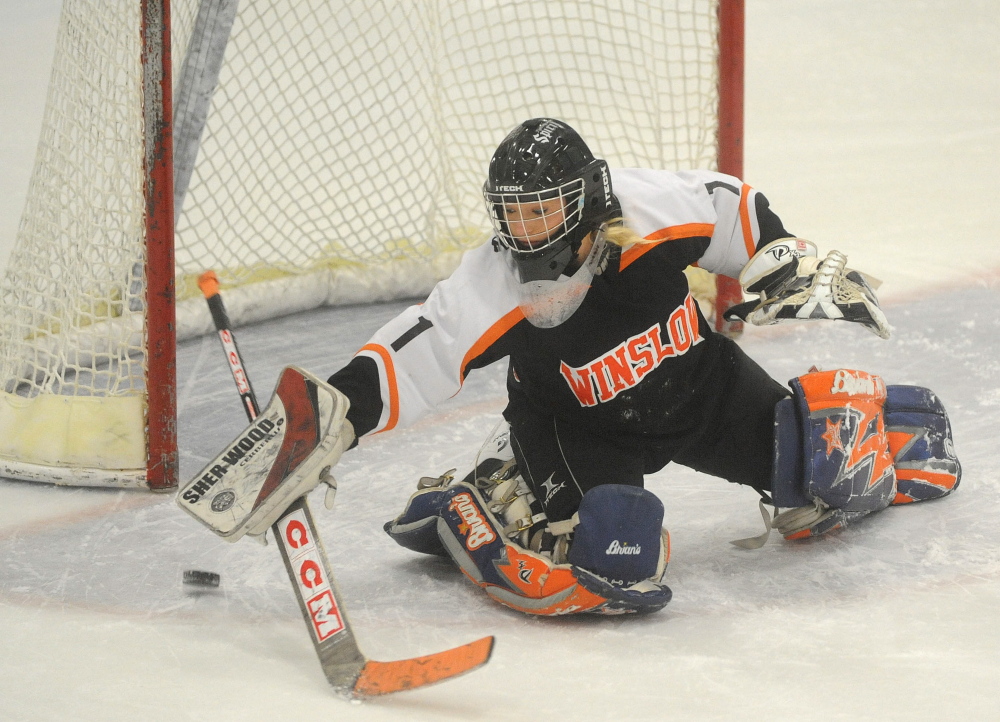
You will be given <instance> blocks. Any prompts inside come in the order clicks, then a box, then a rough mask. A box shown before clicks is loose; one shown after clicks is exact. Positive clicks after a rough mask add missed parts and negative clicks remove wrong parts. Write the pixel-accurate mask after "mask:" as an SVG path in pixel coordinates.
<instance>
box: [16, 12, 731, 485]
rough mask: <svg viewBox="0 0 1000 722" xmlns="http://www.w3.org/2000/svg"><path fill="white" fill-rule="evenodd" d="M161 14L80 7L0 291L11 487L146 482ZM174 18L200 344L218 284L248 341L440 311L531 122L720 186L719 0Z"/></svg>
mask: <svg viewBox="0 0 1000 722" xmlns="http://www.w3.org/2000/svg"><path fill="white" fill-rule="evenodd" d="M732 1H733V0H723V3H724V4H730V3H731V2H732ZM734 4H739V2H738V0H736V2H735V3H734ZM139 5H140V3H138V2H136V1H135V0H65V2H64V8H63V11H62V19H61V25H60V29H59V32H58V40H57V49H56V54H55V59H54V64H53V71H52V77H51V82H50V88H49V94H48V102H47V107H46V111H45V116H44V121H43V128H42V131H41V137H40V142H39V148H38V153H37V157H36V163H35V168H34V172H33V175H32V179H31V183H30V187H29V191H28V196H27V201H26V206H25V211H24V214H23V217H22V220H21V224H20V227H19V231H18V237H17V241H16V246H15V250H14V251H13V253H12V256H11V259H10V262H9V266H8V269H7V271H6V274H5V276H4V280H3V284H2V287H0V294H2V303H3V312H2V313H0V324H2V337H0V376H2V379H3V384H4V386H3V389H0V475H4V476H8V477H14V478H23V479H33V480H44V481H52V482H56V483H71V484H94V485H111V486H146V485H148V484H150V482H149V479H148V478H147V465H148V463H149V455H150V454H149V451H148V448H147V444H148V441H149V437H150V436H151V435H156V434H158V433H160V432H159V431H158V430H157V428H156V427H155V425H154V424H152V423H150V422H149V420H148V418H147V415H148V410H147V402H146V389H147V388H149V387H150V386H151V385H153V384H157V383H158V381H157V380H156V379H150V378H149V364H148V360H149V353H148V351H147V348H146V346H147V345H148V338H149V320H148V319H149V314H148V302H147V298H146V292H145V282H146V278H147V275H148V269H147V268H146V256H147V254H146V250H145V233H146V226H147V223H146V221H147V214H146V212H147V207H148V206H149V202H148V200H147V199H146V198H145V196H144V190H143V189H144V188H145V187H146V185H147V184H146V178H145V177H144V173H145V170H144V163H143V158H144V155H143V154H144V152H145V148H146V146H147V144H148V143H149V142H151V141H150V139H149V138H148V135H149V134H148V132H147V131H144V123H143V116H142V107H143V88H144V85H143V80H142V78H143V72H142V68H143V53H142V48H141V45H140V40H139V35H140V33H139V31H138V29H139V28H140V27H141V26H142V24H143V20H142V16H141V12H140V10H139V7H138V6H139ZM740 7H742V6H741V4H740ZM170 14H171V16H172V30H171V32H172V37H173V45H172V67H173V81H174V84H173V87H174V90H173V95H174V100H175V104H176V114H175V116H174V119H175V120H174V133H175V175H176V181H175V182H176V187H177V193H176V196H175V199H176V203H177V211H178V216H177V219H176V234H175V249H174V253H175V260H176V268H175V281H176V286H175V287H176V324H177V325H176V329H177V336H178V338H186V337H190V336H194V335H196V334H200V333H205V332H207V331H209V330H210V329H211V328H212V324H211V319H210V317H209V314H208V312H207V310H206V308H205V305H204V302H203V301H202V300H201V297H200V295H199V292H198V289H197V285H196V282H195V280H196V279H197V277H198V275H200V274H201V273H202V272H203V271H204V270H206V269H209V268H212V269H214V270H215V271H216V273H217V274H218V276H219V278H220V280H221V282H222V287H223V289H224V291H225V293H226V302H227V305H228V306H229V310H230V314H231V316H232V317H233V322H234V323H235V324H241V323H248V322H253V321H257V320H263V319H265V318H268V317H275V316H279V315H282V314H287V313H292V312H295V311H300V310H305V309H308V308H313V307H316V306H320V305H324V304H336V303H351V302H373V301H379V300H388V299H392V298H403V297H418V296H420V295H422V294H426V293H427V292H428V291H429V290H430V288H431V287H432V286H433V284H434V283H435V282H436V281H437V280H439V279H440V278H442V277H445V276H446V275H448V273H450V271H451V270H452V269H453V268H454V267H455V266H456V265H457V263H458V260H459V258H460V256H461V253H462V252H463V251H464V250H465V249H468V248H470V247H472V246H474V245H476V244H479V243H481V242H483V241H484V240H485V239H486V238H487V236H488V219H487V218H486V214H485V212H484V210H483V208H482V201H481V195H480V188H481V186H482V182H483V178H484V176H485V170H486V166H487V163H488V160H489V157H490V155H491V153H492V151H493V149H494V148H495V147H496V145H497V143H498V142H499V141H500V140H501V139H502V138H503V137H504V136H505V134H506V133H507V132H508V131H509V130H510V129H511V128H512V127H514V126H515V125H516V124H517V123H519V122H520V121H522V120H524V119H526V118H529V117H538V116H544V115H548V116H553V117H558V118H562V119H564V120H566V121H568V122H569V123H570V124H571V125H573V126H574V127H575V128H577V130H579V131H580V133H581V135H582V136H583V137H584V138H586V139H587V140H588V143H589V144H590V145H591V147H592V148H594V149H595V150H596V151H597V152H598V154H599V155H601V156H603V157H605V158H606V159H607V160H608V161H609V163H610V164H611V165H612V166H618V167H629V166H649V167H663V168H674V169H682V168H696V167H700V168H713V167H717V159H718V157H719V153H720V141H719V138H720V134H721V135H722V136H725V132H724V129H720V123H719V106H720V96H719V84H720V71H719V40H718V39H719V31H720V21H719V18H720V12H719V7H718V0H648V1H647V0H611V1H610V2H609V1H607V0H604V1H602V2H599V3H598V2H593V3H592V2H581V1H580V0H565V1H556V0H550V1H546V2H529V1H526V0H478V1H477V0H449V1H448V2H439V1H432V2H418V3H414V2H406V1H404V0H384V1H382V2H376V1H373V0H346V1H344V2H337V3H330V2H328V0H294V1H293V0H275V1H268V2H264V1H263V0H243V2H242V3H239V6H238V9H237V2H236V0H200V1H199V0H173V2H172V7H171V9H170ZM723 17H725V15H724V14H723ZM739 22H740V23H742V11H740V14H739ZM738 32H739V38H740V43H742V34H741V33H742V28H741V27H740V28H739V29H738ZM213 57H218V58H219V59H220V60H221V69H219V70H218V71H217V75H216V70H215V69H214V67H213V61H212V58H213ZM722 80H723V81H724V80H725V78H722ZM740 80H741V79H740ZM206 88H208V90H206ZM213 88H214V89H215V90H214V93H212V92H211V90H212V89H213ZM727 170H728V171H729V172H734V171H733V170H732V168H729V169H727ZM291 360H293V359H290V361H291ZM157 485H161V486H162V485H166V486H169V485H170V482H169V480H168V481H167V482H166V483H163V482H158V483H157Z"/></svg>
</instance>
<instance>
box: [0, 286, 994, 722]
mask: <svg viewBox="0 0 1000 722" xmlns="http://www.w3.org/2000/svg"><path fill="white" fill-rule="evenodd" d="M998 301H1000V294H998V292H997V289H996V288H995V287H992V288H991V287H988V286H983V287H976V288H968V289H964V290H957V291H949V292H946V293H941V294H938V295H934V296H930V297H928V298H925V299H923V300H921V301H919V302H914V303H906V304H896V305H889V306H888V307H887V309H886V310H887V315H888V317H889V319H890V322H891V323H892V325H893V327H894V334H893V338H892V339H891V340H889V341H882V340H880V339H878V338H876V337H875V336H873V335H871V334H869V333H868V332H867V331H865V330H863V329H862V328H860V327H858V326H853V325H850V324H844V323H824V324H819V323H813V324H802V325H795V326H791V325H790V326H782V327H772V328H769V329H751V330H750V331H749V332H748V333H747V334H746V335H745V336H744V338H743V340H742V341H741V344H742V346H743V348H744V349H745V350H746V351H747V352H748V353H749V354H750V355H751V356H753V357H754V358H755V359H757V360H758V361H759V362H760V363H761V364H762V365H763V366H764V367H765V368H766V369H768V370H769V371H770V372H771V373H772V374H773V375H774V376H775V377H776V378H777V379H779V380H780V381H786V380H787V379H789V378H791V377H792V376H795V375H798V374H800V373H802V372H804V371H805V370H806V369H808V367H809V366H810V365H813V364H815V365H817V366H819V367H821V368H835V367H855V368H861V369H864V370H867V371H872V372H875V373H878V374H881V375H882V376H883V377H884V378H885V379H886V380H887V382H889V383H912V384H920V385H926V386H929V387H931V388H932V389H933V390H934V391H935V392H937V393H938V395H939V397H940V398H941V399H942V401H943V402H944V404H945V406H946V408H947V409H948V411H949V412H950V414H951V418H952V423H953V427H954V433H955V439H956V447H957V451H958V454H959V456H960V459H961V461H962V464H963V468H964V476H963V480H962V484H961V487H960V489H959V491H958V492H956V493H955V494H954V495H952V496H951V497H948V498H946V499H944V500H941V501H937V502H930V503H926V504H922V505H914V506H910V507H895V508H890V509H888V510H887V511H885V512H883V513H881V514H879V515H878V516H876V517H873V518H871V519H869V520H867V521H865V522H862V523H859V524H858V525H857V526H855V527H853V528H850V529H847V530H845V531H843V532H841V533H838V534H835V535H832V536H830V537H827V538H822V539H819V540H815V541H810V542H802V543H789V542H785V541H784V540H782V539H781V538H780V536H779V535H777V534H774V535H772V537H771V539H770V540H769V542H768V543H767V544H766V545H765V546H764V547H763V548H762V549H759V550H757V551H745V550H741V549H737V548H735V547H733V546H731V545H730V544H729V540H731V539H736V538H739V537H745V536H750V535H755V534H757V533H759V532H760V531H762V524H761V520H760V515H759V512H758V509H757V501H756V499H757V497H756V494H755V493H754V492H753V491H752V490H749V489H743V488H739V487H736V486H734V485H730V484H727V483H726V482H723V481H720V480H718V479H713V478H710V477H706V476H702V475H700V474H697V473H695V472H692V471H690V470H687V469H684V468H682V467H675V466H668V467H667V468H666V469H664V470H663V471H661V472H659V473H657V474H656V475H653V476H651V477H650V478H649V480H648V487H649V488H650V489H651V490H653V491H654V492H655V493H656V494H657V495H658V496H659V497H660V498H661V499H662V500H663V502H664V505H665V507H666V518H665V525H666V526H667V527H668V528H669V530H670V532H671V535H672V540H673V556H672V559H671V562H670V566H669V568H668V571H667V577H666V582H667V583H668V584H669V585H670V587H671V588H672V589H673V592H674V599H673V601H672V602H671V603H670V604H669V605H668V606H667V608H666V609H665V610H663V611H662V612H660V613H658V614H655V615H652V616H649V617H645V618H595V617H577V618H560V619H533V618H528V617H525V616H523V615H521V614H518V613H515V612H512V611H509V610H507V609H505V608H503V607H501V606H499V605H497V604H495V603H493V602H491V601H489V600H488V599H487V598H486V596H485V595H483V594H482V593H481V592H479V591H478V590H477V589H475V588H474V587H473V586H472V585H471V584H469V583H468V582H467V581H466V580H465V579H464V578H463V577H462V576H461V575H460V574H459V573H458V572H457V571H455V570H454V569H453V568H451V566H450V564H449V563H447V562H445V561H443V560H440V559H437V558H426V557H421V556H420V555H416V554H413V553H410V552H407V551H406V550H404V549H402V548H400V547H397V546H396V545H395V544H394V543H393V542H392V541H391V540H390V539H389V538H388V537H387V536H386V535H385V534H384V533H383V532H382V529H381V527H382V524H383V522H385V521H386V520H388V519H390V518H392V517H393V516H395V515H396V514H397V513H398V512H399V511H400V510H401V509H402V506H403V504H404V503H405V501H406V499H407V497H408V496H409V494H410V493H411V492H412V491H413V490H414V489H415V483H416V480H417V479H418V478H419V477H420V476H423V475H428V474H434V475H436V474H438V473H441V472H443V471H445V470H447V469H450V468H452V467H456V466H458V467H462V466H466V465H468V464H470V463H471V460H472V458H473V456H474V454H475V451H476V449H477V448H478V446H479V444H480V443H481V442H482V440H483V438H484V437H485V435H486V434H487V433H488V432H489V430H490V429H491V428H492V426H493V425H494V424H495V422H496V421H497V419H498V414H499V412H500V411H501V409H502V408H503V405H504V389H503V369H502V368H500V366H502V364H500V365H498V367H496V368H491V369H487V370H485V371H482V372H479V373H478V374H475V375H474V376H473V377H471V378H470V379H469V381H468V383H467V384H466V388H465V389H463V391H462V392H461V393H460V394H458V395H457V396H456V397H455V398H454V399H452V400H451V401H449V402H448V403H447V404H446V405H445V407H444V408H442V409H441V410H440V411H439V412H437V413H436V414H434V415H432V416H431V417H429V418H427V419H425V420H423V421H421V422H420V423H418V424H417V425H416V426H414V427H411V428H409V429H403V430H399V431H394V432H390V433H387V434H382V435H378V436H375V437H373V438H369V439H364V440H363V441H362V443H361V445H360V446H359V447H358V448H357V449H355V450H353V451H350V452H348V453H347V454H346V455H345V456H344V458H343V460H342V462H341V464H340V465H339V466H338V467H337V469H336V476H337V478H338V480H339V482H340V492H339V494H338V497H337V502H336V505H335V507H334V509H333V510H331V511H328V510H326V509H325V508H324V507H323V505H322V493H321V492H317V493H316V494H314V496H313V499H312V502H313V504H312V505H313V510H314V513H315V515H316V517H317V522H318V524H319V527H320V529H321V531H322V533H323V535H324V539H325V542H326V546H327V549H328V551H329V554H330V557H331V560H332V563H333V565H334V568H335V571H336V574H337V581H338V583H339V586H340V590H341V592H342V594H343V597H344V599H345V601H346V605H347V609H348V612H349V615H350V618H351V621H352V622H353V625H354V628H355V632H356V634H357V635H358V637H359V639H360V641H361V644H362V646H363V648H364V649H365V651H366V652H367V654H369V655H370V656H372V657H374V658H377V659H393V658H403V657H411V656H417V655H420V654H426V653H429V652H433V651H438V650H441V649H444V648H447V647H451V646H455V645H457V644H461V643H464V642H467V641H471V640H473V639H475V638H478V637H480V636H483V635H485V634H495V635H496V637H497V645H496V650H495V653H494V657H493V660H492V661H491V662H490V664H489V665H488V666H487V667H486V668H484V669H482V670H480V671H478V672H475V673H473V674H470V675H468V676H466V677H463V678H461V679H458V680H454V681H451V682H448V683H446V684H442V685H439V686H436V687H432V688H427V689H424V690H419V691H416V692H410V693H405V694H400V695H396V696H394V697H391V698H385V699H382V700H376V701H371V702H366V703H364V704H363V705H352V704H349V703H346V702H343V701H341V700H339V699H337V698H335V697H334V696H333V695H332V694H331V692H330V690H329V688H328V687H327V685H326V682H325V680H324V678H323V676H322V674H321V672H320V669H319V666H318V664H317V663H316V660H315V658H314V655H313V651H312V647H311V645H310V643H309V640H308V637H307V632H306V630H305V628H304V626H303V623H302V620H301V618H300V616H299V611H298V609H297V606H296V603H295V600H294V598H293V596H292V592H291V589H290V588H289V583H288V580H287V578H286V576H285V572H284V569H283V566H282V563H281V561H280V559H279V555H278V551H277V548H276V547H274V546H273V545H271V546H268V547H262V546H260V545H258V544H255V543H253V542H252V541H249V540H246V541H242V542H239V543H237V544H232V545H230V544H227V543H226V542H223V541H221V540H219V539H217V538H216V537H215V536H213V535H212V534H211V533H209V532H208V531H206V530H204V529H203V528H201V527H200V526H198V525H197V524H196V523H195V522H194V521H193V520H192V519H190V518H189V517H188V516H187V515H185V514H184V513H183V512H181V511H180V510H178V509H177V508H176V506H175V505H174V503H173V500H172V498H170V497H168V496H158V495H148V494H142V493H136V492H119V491H101V490H80V489H63V488H55V487H47V486H38V485H31V484H24V483H18V482H8V481H0V500H6V503H7V504H8V505H9V504H20V505H22V507H23V508H24V510H25V514H26V517H30V514H29V513H28V512H30V510H31V509H33V508H35V507H37V506H39V505H44V506H45V507H46V508H48V509H52V508H62V509H64V510H65V513H63V514H61V515H56V516H52V515H51V514H49V515H48V516H45V517H42V518H39V519H38V520H36V521H30V522H25V523H22V524H20V525H17V524H15V525H12V526H7V527H6V528H3V529H0V720H63V719H66V720H70V719H79V720H136V719H142V720H144V722H152V721H153V720H171V721H173V720H201V719H205V720H213V722H218V721H222V720H250V719H267V718H273V719H320V718H329V719H337V720H349V719H350V720H353V719H358V720H369V719H370V720H382V719H393V720H400V719H405V720H411V719H412V720H432V719H433V720H440V719H455V720H468V719H477V720H504V721H507V720H510V719H515V718H533V719H534V718H540V719H552V720H563V719H574V720H604V719H634V720H647V719H648V720H661V719H691V720H706V719H764V718H769V719H773V720H799V719H801V718H803V717H809V718H811V719H817V720H839V719H850V720H864V719H883V720H896V719H898V720H918V719H942V718H946V717H947V718H952V719H957V718H965V719H996V718H997V715H998V714H1000V713H998V710H1000V706H998V703H997V701H996V697H995V690H996V688H997V684H998V683H1000V652H998V651H997V650H1000V631H998V626H997V624H996V613H997V612H996V610H997V609H998V608H1000V531H998V526H997V524H996V519H997V518H1000V493H998V492H1000V454H998V453H997V451H996V450H995V446H996V438H997V434H996V431H995V429H996V428H997V425H998V423H1000V318H998V316H997V314H996V311H995V309H996V307H997V305H998ZM402 307H403V304H390V305H385V306H369V307H352V308H340V309H324V310H319V311H315V312H312V313H309V314H306V315H303V316H300V317H296V318H293V319H284V320H279V321H274V322H271V323H266V324H262V325H258V326H255V327H249V328H243V329H238V330H237V334H238V341H239V344H240V347H241V350H242V351H243V354H244V356H245V360H246V363H247V367H248V370H249V373H250V375H251V378H252V380H253V382H254V385H255V387H256V391H257V394H258V396H259V397H260V398H261V401H262V402H264V401H265V400H266V399H267V398H268V396H269V394H270V391H271V388H272V387H273V384H274V382H275V380H276V378H277V375H278V373H279V372H280V370H281V368H282V367H283V366H285V365H287V364H291V363H294V364H296V365H300V366H303V367H305V368H307V369H309V370H311V371H313V372H314V373H317V374H318V375H320V376H324V377H325V376H326V375H328V374H329V373H331V372H333V371H334V370H336V369H337V368H339V367H340V366H341V365H342V364H343V363H345V362H346V361H347V360H348V359H349V358H350V356H351V354H352V353H353V351H354V350H355V349H356V348H357V347H359V346H360V345H362V344H363V343H364V342H365V341H366V340H367V338H368V336H369V335H370V334H371V332H372V331H374V330H375V329H376V328H377V327H378V326H379V325H380V324H381V323H383V322H384V321H386V320H387V319H389V318H391V317H392V316H393V315H394V314H395V313H397V312H398V311H399V310H400V309H401V308H402ZM178 363H179V372H180V383H179V408H180V429H179V431H180V443H181V449H182V457H181V467H182V475H183V477H184V478H185V479H187V478H189V477H191V476H193V475H194V474H196V473H197V472H198V471H199V470H200V468H201V465H202V464H203V463H205V462H206V461H207V460H208V459H209V458H210V457H212V456H214V455H215V454H216V453H217V452H218V451H219V450H220V449H221V448H222V447H223V446H225V444H226V443H228V442H229V441H230V440H232V439H233V438H235V437H236V436H237V435H238V433H239V432H240V430H241V429H242V428H243V426H244V417H243V412H242V410H241V408H240V406H239V399H238V397H237V395H236V393H235V391H234V388H233V384H232V381H231V378H230V377H229V375H228V374H229V372H228V368H227V366H226V365H225V362H224V359H223V357H222V353H221V350H220V347H219V343H218V340H217V339H216V338H215V337H214V336H210V337H206V338H203V339H199V340H196V341H193V342H190V343H187V344H185V345H184V346H183V347H182V348H181V350H180V356H179V362H178ZM192 568H195V569H203V570H209V571H214V572H217V573H219V574H221V577H222V584H221V586H220V588H219V589H218V590H216V591H213V592H208V593H203V594H200V595H191V594H190V593H189V592H186V591H185V589H184V588H182V585H181V574H182V571H183V570H184V569H192Z"/></svg>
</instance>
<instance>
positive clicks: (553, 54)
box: [177, 0, 717, 296]
mask: <svg viewBox="0 0 1000 722" xmlns="http://www.w3.org/2000/svg"><path fill="white" fill-rule="evenodd" d="M716 24H717V21H716V14H715V9H714V3H712V2H706V1H705V0H701V1H695V0H679V1H678V2H676V3H671V2H663V1H662V0H653V1H652V2H643V1H640V0H613V1H612V2H602V3H599V4H596V3H595V4H591V3H579V2H573V1H567V2H537V1H531V2H527V1H513V2H512V1H510V0H507V1H505V2H496V1H492V2H490V1H486V0H479V1H475V0H472V1H470V0H464V1H461V2H456V1H449V2H443V1H442V2H419V3H413V2H371V0H356V1H349V2H340V3H329V2H327V1H326V0H299V1H297V2H285V1H279V2H245V3H244V4H243V5H242V6H241V8H240V12H239V15H238V16H237V19H236V24H235V26H234V28H233V35H232V38H231V40H230V43H229V46H228V48H227V51H226V59H225V65H224V66H223V71H222V76H221V78H220V84H219V90H218V91H217V92H216V94H215V96H214V99H213V103H212V110H211V113H210V115H209V121H208V125H207V128H206V130H205V133H204V135H203V137H202V144H201V149H200V153H199V156H198V164H197V166H196V168H195V172H194V176H193V178H192V182H191V186H190V190H189V191H188V194H187V198H186V200H185V203H184V210H183V215H182V217H181V220H180V222H179V224H178V228H177V234H178V250H177V264H178V269H179V271H180V272H181V273H182V274H185V275H186V278H185V279H184V280H185V282H184V283H182V284H181V289H182V291H181V292H182V295H185V296H188V295H196V293H197V289H196V288H195V287H194V284H193V283H192V282H191V279H193V278H195V277H197V275H198V274H199V273H201V271H202V270H204V268H205V267H206V266H212V267H214V268H216V270H217V271H219V272H220V273H221V278H222V279H223V281H224V282H227V283H229V284H239V283H246V282H248V281H252V280H254V279H260V278H264V277H273V276H274V275H275V274H276V273H296V274H297V273H302V272H303V271H304V270H305V269H315V268H317V267H331V266H332V267H337V266H341V267H343V266H354V267H356V266H358V265H359V264H360V265H362V266H365V267H372V266H378V265H381V264H385V263H386V262H388V261H391V260H393V259H398V258H400V257H405V258H418V259H420V258H434V257H438V256H440V254H441V253H442V252H446V251H451V250H456V249H462V248H467V247H468V246H469V245H471V244H474V243H476V242H479V241H481V240H482V239H483V238H484V235H485V232H486V229H487V228H488V224H487V219H486V218H485V215H484V213H483V210H482V205H481V202H480V200H479V195H478V193H479V189H480V187H481V186H482V182H483V179H484V176H485V169H486V166H487V163H488V161H489V158H490V155H491V153H492V150H493V149H494V148H495V147H496V145H497V143H498V142H499V141H500V140H502V139H503V137H504V136H505V135H506V133H507V132H508V131H509V130H510V129H511V128H512V127H514V126H515V125H516V124H517V123H519V122H521V121H522V120H525V119H526V118H529V117H538V116H543V115H551V116H553V117H558V118H562V119H564V120H566V121H567V122H569V123H570V124H571V125H573V126H574V127H576V128H577V130H578V131H580V133H581V134H582V135H583V137H584V138H586V139H587V140H588V142H589V143H590V144H591V146H592V147H593V148H594V149H595V151H596V152H597V153H598V155H603V156H604V157H606V158H607V159H608V160H609V161H610V162H611V164H612V165H617V166H629V165H652V166H659V167H682V168H689V167H695V166H699V167H705V166H711V165H712V164H714V162H715V156H716V148H715V137H716V124H715V116H716V106H717V93H716V48H715V35H716Z"/></svg>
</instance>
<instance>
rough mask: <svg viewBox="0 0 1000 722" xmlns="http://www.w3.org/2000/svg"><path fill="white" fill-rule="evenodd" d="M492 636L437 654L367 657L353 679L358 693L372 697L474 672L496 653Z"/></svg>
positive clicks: (360, 695)
mask: <svg viewBox="0 0 1000 722" xmlns="http://www.w3.org/2000/svg"><path fill="white" fill-rule="evenodd" d="M493 642H494V639H493V637H483V638H482V639H479V640H476V641H475V642H470V643H469V644H463V645H462V646H461V647H455V648H454V649H448V650H445V651H444V652H438V653H437V654H428V655H426V656H424V657H414V658H413V659H400V660H398V661H395V662H376V661H374V660H368V661H367V662H366V663H365V666H364V667H363V668H362V670H361V675H360V676H359V677H358V681H357V682H355V683H354V696H355V697H373V696H375V695H380V694H390V693H392V692H400V691H402V690H406V689H416V688H417V687H423V686H425V685H428V684H434V683H435V682H441V681H443V680H446V679H450V678H452V677H457V676H458V675H460V674H465V673H466V672H471V671H472V670H474V669H476V668H477V667H481V666H482V665H484V664H486V662H488V661H489V659H490V654H492V653H493Z"/></svg>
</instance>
